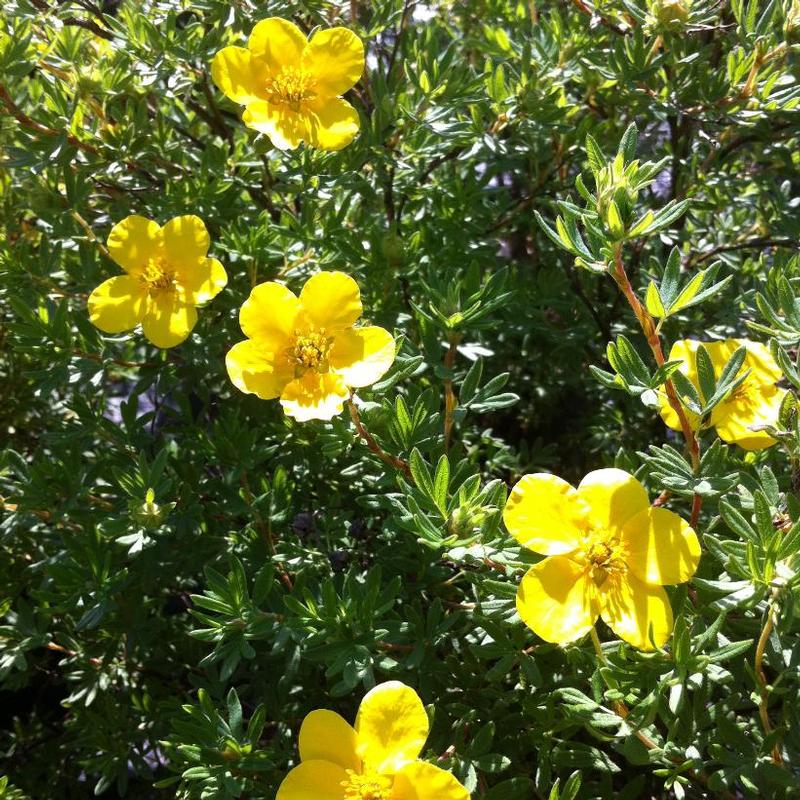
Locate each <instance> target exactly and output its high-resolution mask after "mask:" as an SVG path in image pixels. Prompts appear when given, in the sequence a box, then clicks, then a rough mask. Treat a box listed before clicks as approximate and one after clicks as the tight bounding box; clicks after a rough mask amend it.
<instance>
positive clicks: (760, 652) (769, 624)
mask: <svg viewBox="0 0 800 800" xmlns="http://www.w3.org/2000/svg"><path fill="white" fill-rule="evenodd" d="M774 627H775V606H774V598H772V599H771V600H770V601H769V605H768V606H767V619H766V620H765V622H764V627H763V628H762V629H761V636H759V637H758V644H757V645H756V656H755V660H754V662H753V672H754V673H755V676H756V686H757V688H758V690H759V694H760V697H761V699H760V702H759V704H758V715H759V717H760V718H761V725H762V727H763V728H764V734H765V735H766V736H769V735H770V734H771V733H772V730H773V728H772V723H771V722H770V721H769V710H768V707H767V706H768V703H769V692H768V691H767V686H768V681H767V676H766V675H765V674H764V667H763V664H764V651H765V650H766V649H767V642H768V641H769V637H770V636H771V635H772V631H773V628H774ZM772 760H773V761H774V762H775V763H776V764H781V765H782V764H783V758H782V756H781V751H780V748H779V747H778V743H777V742H776V743H775V744H774V745H773V746H772Z"/></svg>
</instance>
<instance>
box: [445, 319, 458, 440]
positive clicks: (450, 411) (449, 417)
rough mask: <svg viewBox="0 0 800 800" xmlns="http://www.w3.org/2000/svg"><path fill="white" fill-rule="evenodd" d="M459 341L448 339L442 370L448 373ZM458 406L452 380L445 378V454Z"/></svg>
mask: <svg viewBox="0 0 800 800" xmlns="http://www.w3.org/2000/svg"><path fill="white" fill-rule="evenodd" d="M460 340H461V336H460V335H459V334H452V336H451V337H450V347H449V348H448V349H447V355H446V356H445V357H444V368H445V369H446V370H447V371H448V372H450V371H451V370H452V369H453V364H455V361H456V353H457V352H458V343H459V341H460ZM457 406H458V398H457V397H456V393H455V391H454V390H453V379H452V377H450V378H445V381H444V451H445V453H446V452H447V451H448V450H449V449H450V438H451V436H452V435H453V424H454V422H455V420H454V414H455V411H456V408H457Z"/></svg>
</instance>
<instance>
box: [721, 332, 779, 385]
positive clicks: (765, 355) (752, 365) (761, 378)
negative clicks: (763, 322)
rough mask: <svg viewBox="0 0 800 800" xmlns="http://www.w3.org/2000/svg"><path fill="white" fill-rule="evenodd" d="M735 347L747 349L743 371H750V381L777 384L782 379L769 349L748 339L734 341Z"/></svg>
mask: <svg viewBox="0 0 800 800" xmlns="http://www.w3.org/2000/svg"><path fill="white" fill-rule="evenodd" d="M733 341H734V342H735V344H736V346H737V347H741V346H744V347H746V348H747V356H746V357H745V359H744V369H749V370H750V380H755V381H758V382H759V383H777V382H778V381H779V380H781V378H783V373H782V372H781V368H780V367H779V366H778V364H777V362H776V361H775V359H774V358H773V357H772V353H770V351H769V348H768V347H766V346H765V345H763V344H761V342H751V341H750V340H749V339H734V340H733Z"/></svg>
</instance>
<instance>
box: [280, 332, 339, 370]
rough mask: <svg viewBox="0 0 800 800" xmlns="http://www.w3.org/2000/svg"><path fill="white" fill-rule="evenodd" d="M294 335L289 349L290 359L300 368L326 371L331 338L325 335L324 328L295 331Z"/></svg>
mask: <svg viewBox="0 0 800 800" xmlns="http://www.w3.org/2000/svg"><path fill="white" fill-rule="evenodd" d="M295 336H296V339H295V340H294V346H293V347H292V348H291V350H290V351H289V358H290V360H292V361H294V363H295V364H297V366H298V367H300V368H302V369H315V370H317V372H326V371H327V367H328V364H327V361H328V354H329V353H330V350H331V345H332V344H333V338H332V337H330V336H326V335H325V329H324V328H320V330H318V331H312V332H311V333H300V332H299V331H295Z"/></svg>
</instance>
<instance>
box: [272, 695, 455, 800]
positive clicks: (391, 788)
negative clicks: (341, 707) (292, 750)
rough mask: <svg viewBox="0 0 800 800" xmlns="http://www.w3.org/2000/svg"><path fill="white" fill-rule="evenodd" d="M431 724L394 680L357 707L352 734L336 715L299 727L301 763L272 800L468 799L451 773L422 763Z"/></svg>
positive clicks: (318, 715) (314, 716)
mask: <svg viewBox="0 0 800 800" xmlns="http://www.w3.org/2000/svg"><path fill="white" fill-rule="evenodd" d="M428 731H429V724H428V715H427V714H426V713H425V707H424V706H423V705H422V701H421V700H420V699H419V695H418V694H417V693H416V692H415V691H414V690H413V689H412V688H410V687H409V686H406V685H404V684H402V683H400V682H399V681H389V682H388V683H382V684H380V685H378V686H376V687H375V688H374V689H373V690H372V691H370V692H368V693H367V694H366V695H365V696H364V699H363V700H362V701H361V706H360V707H359V709H358V715H357V716H356V724H355V728H353V727H351V726H350V725H349V724H348V723H347V722H346V721H345V720H344V719H343V718H342V717H340V716H339V715H338V714H336V713H335V712H333V711H312V712H311V713H310V714H309V715H308V716H307V717H306V718H305V719H304V720H303V724H302V726H301V727H300V762H301V763H300V764H299V765H298V766H296V767H295V768H294V769H293V770H292V771H291V772H290V773H289V774H288V775H287V776H286V777H285V778H284V779H283V782H282V783H281V785H280V787H279V788H278V794H277V797H276V799H275V800H469V792H467V790H466V789H465V788H464V787H463V786H462V785H461V784H460V783H459V782H458V781H457V780H456V779H455V778H454V777H453V776H452V775H451V774H450V773H449V772H445V771H444V770H443V769H440V768H439V767H435V766H434V765H433V764H428V763H427V762H425V761H419V760H418V756H419V754H420V752H421V751H422V748H423V746H424V744H425V740H426V739H427V738H428Z"/></svg>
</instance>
